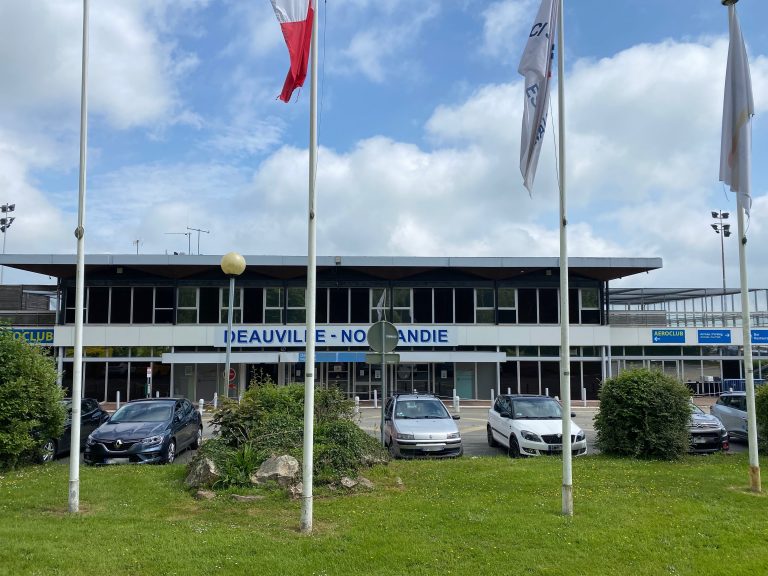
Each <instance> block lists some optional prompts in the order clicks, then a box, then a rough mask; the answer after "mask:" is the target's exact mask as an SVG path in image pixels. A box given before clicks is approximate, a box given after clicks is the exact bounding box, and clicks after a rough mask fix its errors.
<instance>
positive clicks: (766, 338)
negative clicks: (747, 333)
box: [752, 330, 768, 344]
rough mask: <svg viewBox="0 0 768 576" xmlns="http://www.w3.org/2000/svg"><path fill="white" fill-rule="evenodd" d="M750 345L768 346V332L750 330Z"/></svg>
mask: <svg viewBox="0 0 768 576" xmlns="http://www.w3.org/2000/svg"><path fill="white" fill-rule="evenodd" d="M752 344H768V330H752Z"/></svg>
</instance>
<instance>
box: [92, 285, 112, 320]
mask: <svg viewBox="0 0 768 576" xmlns="http://www.w3.org/2000/svg"><path fill="white" fill-rule="evenodd" d="M108 309H109V288H89V289H88V316H87V318H88V323H89V324H106V323H107V311H108Z"/></svg>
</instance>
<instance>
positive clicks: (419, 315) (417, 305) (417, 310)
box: [413, 288, 432, 324]
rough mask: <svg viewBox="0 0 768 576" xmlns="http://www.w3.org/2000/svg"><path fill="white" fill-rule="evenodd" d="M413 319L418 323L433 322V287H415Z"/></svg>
mask: <svg viewBox="0 0 768 576" xmlns="http://www.w3.org/2000/svg"><path fill="white" fill-rule="evenodd" d="M413 321H414V322H415V323H416V324H431V323H432V289H431V288H414V289H413Z"/></svg>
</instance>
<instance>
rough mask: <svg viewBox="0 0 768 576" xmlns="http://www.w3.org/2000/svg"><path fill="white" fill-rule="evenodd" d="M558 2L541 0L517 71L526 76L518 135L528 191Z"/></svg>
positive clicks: (537, 147)
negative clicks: (520, 132)
mask: <svg viewBox="0 0 768 576" xmlns="http://www.w3.org/2000/svg"><path fill="white" fill-rule="evenodd" d="M558 8H559V4H558V2H555V1H553V0H542V1H541V4H540V5H539V12H538V14H537V15H536V20H535V22H534V23H533V27H531V31H530V33H529V34H528V42H527V43H526V45H525V51H524V52H523V57H522V58H521V60H520V66H519V67H518V68H517V71H518V72H519V73H520V74H522V75H523V76H525V81H524V82H525V106H524V108H523V130H522V135H521V138H520V172H521V173H522V174H523V185H524V186H525V187H526V188H527V189H528V193H529V194H530V192H531V190H532V189H533V179H534V178H535V177H536V165H537V164H538V162H539V152H541V144H542V138H543V136H544V130H545V129H546V127H547V111H548V108H549V80H550V78H551V77H552V53H553V47H554V41H555V30H556V28H557V18H558Z"/></svg>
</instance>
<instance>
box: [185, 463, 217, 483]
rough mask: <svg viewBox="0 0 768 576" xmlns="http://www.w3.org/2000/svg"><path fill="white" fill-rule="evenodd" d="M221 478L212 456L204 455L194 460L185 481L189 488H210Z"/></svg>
mask: <svg viewBox="0 0 768 576" xmlns="http://www.w3.org/2000/svg"><path fill="white" fill-rule="evenodd" d="M219 478H221V474H220V473H219V469H218V468H217V467H216V463H215V462H214V461H213V460H211V459H210V458H206V457H202V458H198V459H196V460H194V461H193V462H192V464H191V465H190V467H189V474H187V479H186V480H185V481H184V484H186V485H187V486H188V487H189V488H208V487H210V486H213V485H214V483H215V482H216V481H217V480H218V479H219Z"/></svg>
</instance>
